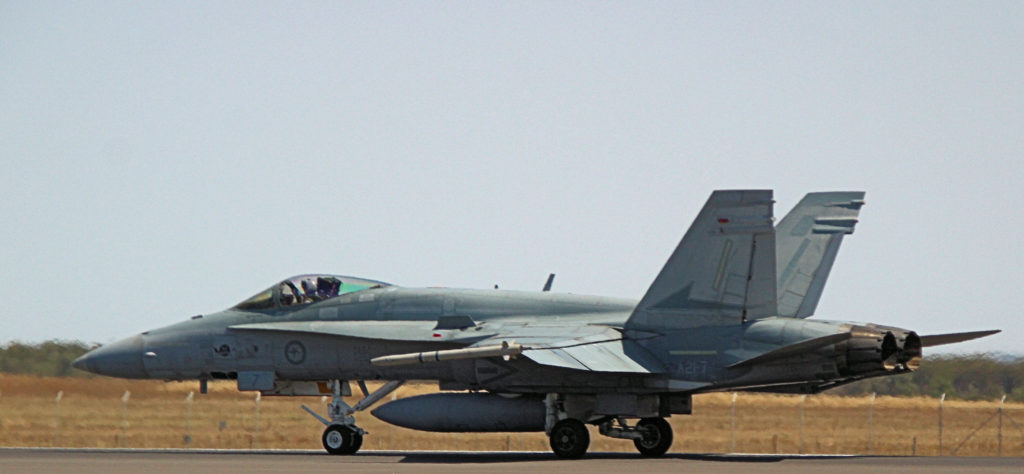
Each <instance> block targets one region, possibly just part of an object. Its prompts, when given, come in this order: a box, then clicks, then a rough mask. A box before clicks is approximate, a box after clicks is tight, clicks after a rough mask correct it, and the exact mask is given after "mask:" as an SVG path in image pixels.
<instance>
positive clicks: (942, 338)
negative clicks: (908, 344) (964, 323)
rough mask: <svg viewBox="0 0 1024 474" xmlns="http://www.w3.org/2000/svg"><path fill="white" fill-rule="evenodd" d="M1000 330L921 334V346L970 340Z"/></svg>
mask: <svg viewBox="0 0 1024 474" xmlns="http://www.w3.org/2000/svg"><path fill="white" fill-rule="evenodd" d="M1000 332H1002V330H999V329H990V330H988V331H972V332H955V333H952V334H932V335H930V336H921V347H932V346H941V345H943V344H953V343H956V342H964V341H970V340H971V339H978V338H980V337H985V336H991V335H993V334H997V333H1000Z"/></svg>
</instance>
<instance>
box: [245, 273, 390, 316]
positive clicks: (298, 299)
mask: <svg viewBox="0 0 1024 474" xmlns="http://www.w3.org/2000/svg"><path fill="white" fill-rule="evenodd" d="M385 286H391V285H390V284H388V283H384V282H382V281H376V280H367V279H365V278H356V277H350V276H342V275H299V276H296V277H292V278H289V279H287V280H284V281H282V282H281V283H278V284H276V285H274V286H271V287H270V288H267V289H266V290H263V291H261V292H259V293H257V294H256V295H253V296H252V297H251V298H249V299H247V300H245V301H243V302H241V303H238V304H237V305H235V308H234V309H240V310H243V311H261V310H267V309H274V308H281V307H287V306H298V305H304V304H310V303H316V302H317V301H323V300H327V299H331V298H334V297H335V296H338V295H344V294H346V293H354V292H356V291H361V290H367V289H370V288H383V287H385Z"/></svg>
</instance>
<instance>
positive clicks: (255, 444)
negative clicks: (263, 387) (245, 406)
mask: <svg viewBox="0 0 1024 474" xmlns="http://www.w3.org/2000/svg"><path fill="white" fill-rule="evenodd" d="M260 395H261V392H259V391H257V392H256V399H255V400H254V401H253V403H255V404H256V432H255V433H254V434H253V435H252V447H253V449H255V448H258V447H259V445H260Z"/></svg>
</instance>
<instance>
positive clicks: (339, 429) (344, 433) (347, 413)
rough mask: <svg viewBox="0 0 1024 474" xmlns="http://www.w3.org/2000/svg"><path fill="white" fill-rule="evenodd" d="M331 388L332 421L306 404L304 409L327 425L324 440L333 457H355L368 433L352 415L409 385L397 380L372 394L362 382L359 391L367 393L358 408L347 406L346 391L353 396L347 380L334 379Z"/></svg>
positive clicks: (330, 407) (325, 446)
mask: <svg viewBox="0 0 1024 474" xmlns="http://www.w3.org/2000/svg"><path fill="white" fill-rule="evenodd" d="M330 383H331V388H332V391H333V392H334V396H333V398H332V399H331V403H330V404H329V405H327V412H328V414H329V415H330V417H331V419H330V420H328V419H326V418H324V417H322V416H320V415H318V414H317V413H316V412H314V411H313V410H311V409H309V407H307V406H305V405H303V406H302V409H303V410H306V412H307V413H309V414H310V415H313V417H314V418H316V419H317V420H319V421H320V422H321V423H323V424H325V425H327V428H326V429H324V434H323V436H322V437H321V441H323V445H324V449H326V450H327V452H328V453H330V454H355V453H356V451H359V448H360V447H361V446H362V445H363V435H366V434H367V432H366V430H364V429H362V428H360V427H358V426H356V419H355V417H353V416H352V414H354V413H355V412H357V411H363V410H365V409H367V408H369V407H370V405H373V404H374V403H377V401H378V400H380V399H381V398H384V397H385V396H387V395H388V394H390V393H391V392H394V391H395V390H396V389H397V388H398V387H401V386H402V384H404V383H405V381H404V380H395V381H391V382H388V383H386V384H384V385H382V386H381V387H380V388H378V389H377V390H374V391H373V393H370V392H369V391H368V390H367V389H366V384H365V383H364V382H363V381H359V382H358V383H359V388H360V389H361V390H362V391H363V395H364V398H363V399H362V400H359V402H357V403H356V404H355V406H349V404H348V403H345V400H344V398H343V397H344V394H345V393H346V392H348V393H350V394H351V393H352V391H351V389H349V388H348V381H346V380H332V381H331V382H330Z"/></svg>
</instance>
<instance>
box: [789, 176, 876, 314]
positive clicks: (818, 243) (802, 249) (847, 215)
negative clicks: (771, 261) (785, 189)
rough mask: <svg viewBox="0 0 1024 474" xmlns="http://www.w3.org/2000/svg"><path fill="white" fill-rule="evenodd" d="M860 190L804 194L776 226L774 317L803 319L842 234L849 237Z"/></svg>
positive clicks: (814, 300) (820, 287)
mask: <svg viewBox="0 0 1024 474" xmlns="http://www.w3.org/2000/svg"><path fill="white" fill-rule="evenodd" d="M863 205H864V193H863V192H862V191H849V192H826V193H809V194H807V195H806V196H804V198H803V199H801V200H800V203H799V204H797V205H796V207H794V208H793V210H792V211H790V212H789V214H786V217H784V218H783V219H782V222H780V223H779V225H778V227H777V228H776V238H777V242H776V248H777V251H776V258H777V264H776V265H777V268H778V272H777V275H778V290H777V293H778V298H779V311H778V313H779V316H783V317H790V318H806V317H808V316H811V315H812V314H814V309H815V308H816V307H817V306H818V300H820V299H821V292H822V290H824V289H825V281H826V280H828V274H829V271H831V270H832V263H833V262H835V259H836V254H837V253H838V252H839V245H840V244H841V243H842V242H843V236H844V235H846V234H852V233H853V227H854V225H856V224H857V215H858V214H859V213H860V208H861V206H863Z"/></svg>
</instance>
